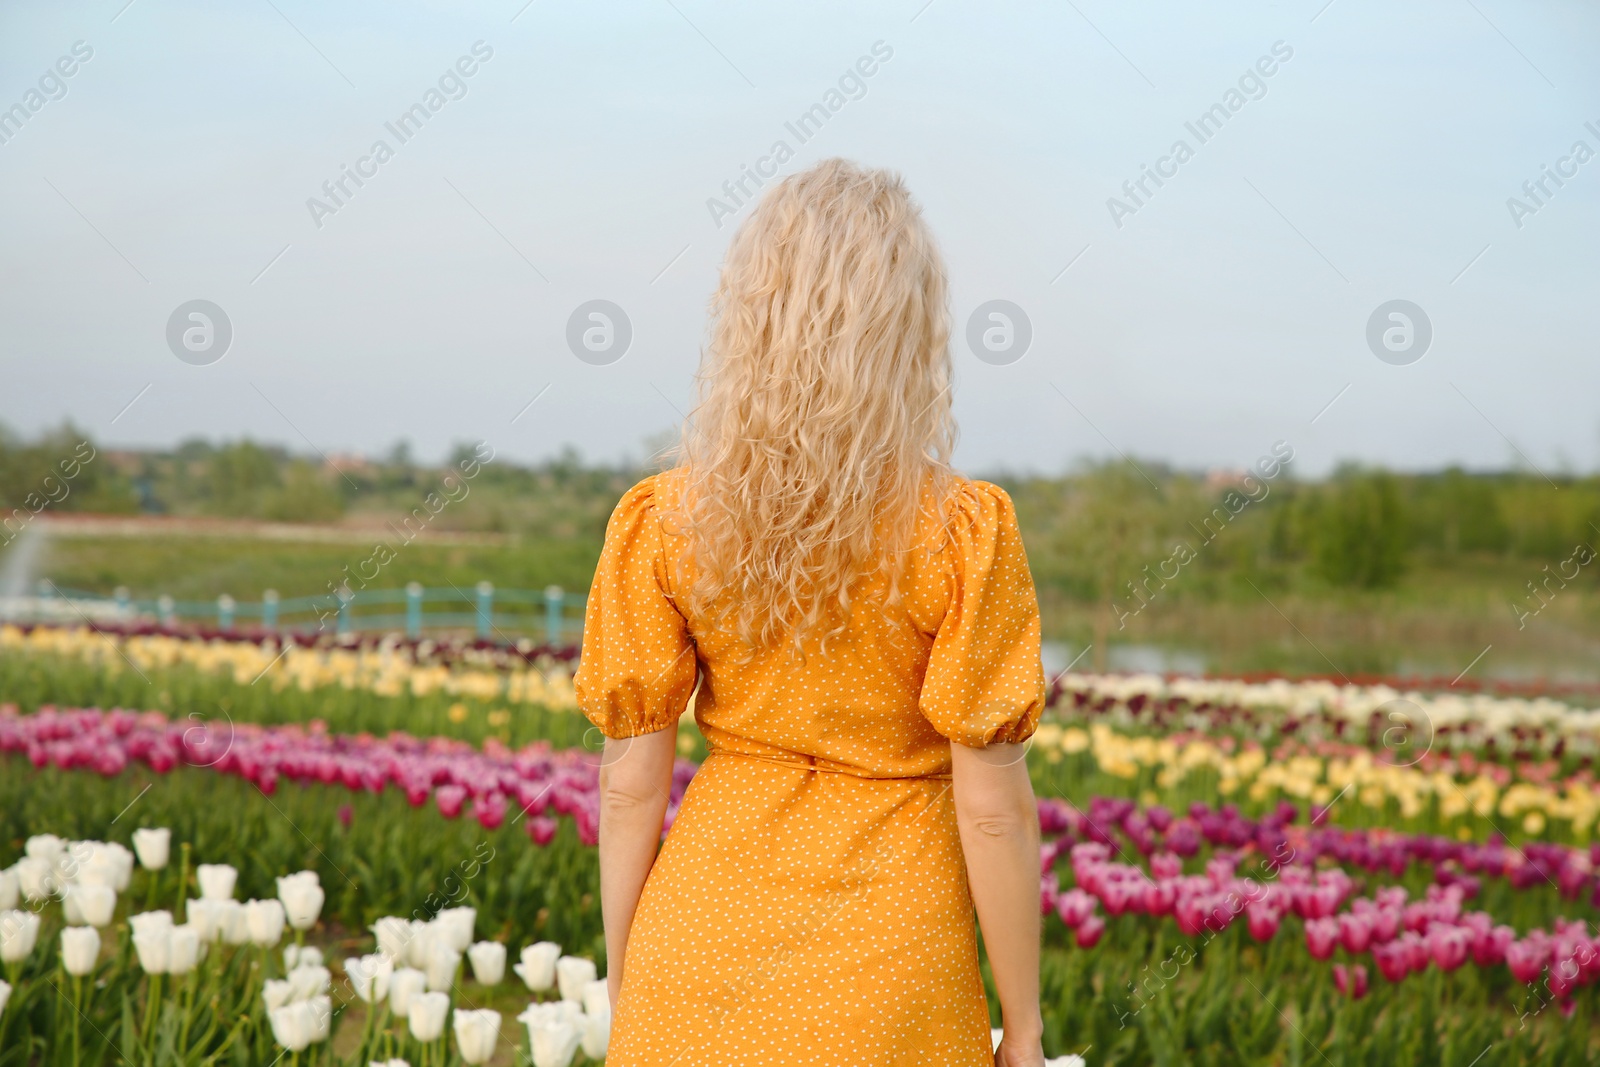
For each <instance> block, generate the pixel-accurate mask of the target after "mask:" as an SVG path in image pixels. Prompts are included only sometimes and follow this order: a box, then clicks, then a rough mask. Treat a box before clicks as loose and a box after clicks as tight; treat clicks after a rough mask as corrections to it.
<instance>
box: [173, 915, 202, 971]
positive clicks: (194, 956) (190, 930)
mask: <svg viewBox="0 0 1600 1067" xmlns="http://www.w3.org/2000/svg"><path fill="white" fill-rule="evenodd" d="M199 962H200V932H199V931H198V930H196V929H195V928H194V926H193V925H191V924H189V923H185V924H183V925H182V926H174V927H173V928H172V931H171V932H170V933H169V934H168V935H167V973H168V974H188V973H189V972H190V971H192V970H194V967H195V964H196V963H199Z"/></svg>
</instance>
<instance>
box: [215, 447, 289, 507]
mask: <svg viewBox="0 0 1600 1067" xmlns="http://www.w3.org/2000/svg"><path fill="white" fill-rule="evenodd" d="M280 484H281V479H280V478H279V474H278V461H277V460H276V459H274V458H273V456H272V454H271V453H270V452H268V451H267V450H266V449H264V448H262V447H261V446H260V445H258V444H256V443H255V442H254V441H251V440H248V439H246V440H243V441H239V442H236V443H234V444H230V445H224V446H222V447H221V448H219V449H217V450H216V452H215V453H214V454H213V455H212V456H211V459H210V463H209V465H208V469H207V472H206V491H207V492H206V495H207V497H208V498H209V499H208V503H209V505H210V508H209V510H211V511H212V512H214V513H215V514H218V515H229V516H238V517H255V516H258V515H260V514H261V512H262V509H263V507H264V506H265V504H266V500H265V497H266V495H267V493H268V492H269V491H270V490H274V489H277V488H278V487H279V485H280Z"/></svg>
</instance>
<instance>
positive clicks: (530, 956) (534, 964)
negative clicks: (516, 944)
mask: <svg viewBox="0 0 1600 1067" xmlns="http://www.w3.org/2000/svg"><path fill="white" fill-rule="evenodd" d="M560 958H561V946H560V945H558V944H556V943H555V942H554V941H540V942H538V943H537V944H532V945H527V946H525V947H524V948H523V950H522V962H520V963H518V964H517V965H516V966H515V967H513V968H512V970H514V971H516V972H517V974H518V975H519V976H520V977H521V978H522V981H523V982H524V983H525V984H526V985H527V987H528V989H529V991H530V992H534V993H542V992H543V991H545V990H546V989H549V988H550V987H551V986H553V985H555V982H556V960H558V959H560Z"/></svg>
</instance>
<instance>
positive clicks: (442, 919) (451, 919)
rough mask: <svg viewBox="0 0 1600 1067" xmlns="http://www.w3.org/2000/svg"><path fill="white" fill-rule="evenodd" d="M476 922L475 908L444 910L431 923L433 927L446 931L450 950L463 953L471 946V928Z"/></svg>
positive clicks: (476, 912)
mask: <svg viewBox="0 0 1600 1067" xmlns="http://www.w3.org/2000/svg"><path fill="white" fill-rule="evenodd" d="M477 920H478V909H477V908H446V909H444V910H443V911H441V912H440V913H439V914H438V916H437V917H436V918H435V919H434V920H433V921H434V925H435V926H438V927H442V928H443V929H445V930H446V931H448V933H449V940H450V947H451V948H453V949H455V950H456V951H457V952H465V951H467V946H468V945H470V944H472V928H473V925H474V924H475V923H476V922H477Z"/></svg>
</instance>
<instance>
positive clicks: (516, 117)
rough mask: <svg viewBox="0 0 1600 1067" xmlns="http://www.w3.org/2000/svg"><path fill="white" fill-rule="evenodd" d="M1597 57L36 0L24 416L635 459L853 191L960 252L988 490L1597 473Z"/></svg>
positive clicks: (545, 7)
mask: <svg viewBox="0 0 1600 1067" xmlns="http://www.w3.org/2000/svg"><path fill="white" fill-rule="evenodd" d="M1596 40H1600V9H1597V8H1596V7H1595V6H1594V5H1592V4H1586V3H1581V2H1576V0H1574V2H1565V3H1559V2H1529V3H1523V4H1512V3H1509V2H1507V0H1438V2H1435V0H1420V2H1416V3H1408V4H1405V5H1393V4H1387V5H1386V4H1377V3H1373V2H1371V0H1333V2H1332V3H1328V2H1327V0H1308V2H1295V3H1251V2H1235V3H1229V4H1226V5H1216V4H1207V5H1194V4H1177V3H1161V2H1157V3H1148V4H1141V5H1138V6H1137V7H1134V6H1132V5H1124V4H1112V3H1109V2H1106V0H1068V2H1067V3H1063V4H1035V3H1026V2H1017V3H1011V4H1005V5H984V4H976V3H972V2H970V0H932V2H931V3H929V2H927V0H905V2H895V3H860V2H857V3H826V2H824V3H808V4H805V5H781V6H780V5H770V4H750V3H744V4H733V3H726V2H717V0H637V2H633V0H621V2H616V3H608V4H578V3H571V2H552V0H533V2H531V3H529V2H527V0H503V2H502V0H495V2H485V3H464V2H462V3H456V2H448V0H432V2H424V0H413V2H396V0H386V2H382V3H379V2H363V0H350V2H343V3H339V4H319V3H312V2H310V0H239V2H237V3H232V4H228V5H218V4H211V3H199V2H187V0H133V2H132V3H129V2H128V0H95V2H93V3H77V2H48V3H46V2H42V0H8V2H7V3H5V4H4V5H3V6H0V141H3V143H0V233H3V238H0V422H3V423H4V424H6V425H7V426H9V427H10V428H11V429H12V430H13V431H16V432H20V433H23V434H28V435H31V434H34V433H37V432H38V431H40V430H41V429H43V428H45V427H49V426H55V425H58V424H59V423H60V422H61V421H62V420H64V419H70V420H72V421H73V422H74V423H75V424H76V425H78V426H79V427H81V428H82V429H83V430H84V431H85V432H87V433H89V434H90V435H92V436H93V437H94V439H95V440H96V441H97V442H104V443H106V444H109V445H112V446H165V445H171V444H174V443H176V442H177V441H179V440H182V439H184V438H187V437H192V436H204V437H208V438H211V439H213V440H219V439H236V438H239V437H244V436H248V437H251V438H253V439H255V440H258V441H271V442H276V443H281V444H284V445H287V446H288V447H290V448H291V449H293V450H295V451H298V452H303V453H306V454H311V453H313V452H317V453H322V454H325V455H327V454H334V453H339V452H350V451H356V452H364V453H369V454H372V453H380V452H384V451H387V450H388V448H389V447H390V446H391V445H392V444H393V443H394V442H395V441H397V440H399V439H402V438H404V439H408V440H409V441H410V442H411V443H412V446H413V449H414V451H415V453H416V454H417V455H418V456H420V457H423V458H430V457H442V456H443V455H444V454H445V453H446V451H447V450H448V449H449V448H450V446H451V445H452V444H453V443H455V442H461V441H486V442H488V443H490V444H491V445H492V446H493V447H494V448H495V449H496V452H497V454H501V455H506V456H508V457H514V458H517V459H522V460H536V459H539V458H543V457H547V456H550V455H553V454H555V453H556V452H558V451H560V450H561V449H562V448H563V447H566V446H574V447H576V448H577V449H578V450H579V451H580V452H581V453H582V454H583V455H584V456H585V457H586V458H588V459H591V460H596V461H608V462H615V461H625V460H640V459H643V458H644V457H645V456H646V455H647V452H648V449H649V448H650V442H652V441H656V440H659V439H660V438H661V437H662V435H664V434H667V433H669V432H671V431H672V430H673V429H674V427H675V426H676V425H677V424H678V423H679V422H680V421H681V419H682V417H683V413H684V412H686V411H687V410H688V409H689V407H690V405H691V402H692V395H693V388H694V377H693V376H694V373H695V370H696V367H697V364H698V361H699V355H700V349H701V345H702V343H703V340H704V337H705V334H706V304H707V300H708V298H709V295H710V293H711V291H712V289H713V287H714V285H715V280H716V275H717V270H718V267H719V264H720V262H721V259H722V256H723V253H724V250H725V248H726V245H727V242H728V239H729V237H730V235H731V234H732V233H733V232H734V229H735V227H736V226H737V225H738V223H739V221H740V220H742V219H743V218H744V217H745V216H746V215H747V214H748V211H749V207H748V203H749V199H750V196H751V195H755V194H758V193H759V189H760V187H761V186H762V185H770V184H771V183H772V182H773V181H775V180H776V178H777V176H779V175H782V174H788V173H793V172H795V171H796V170H799V169H802V168H804V167H806V166H808V165H810V164H811V163H813V162H815V161H817V160H819V159H823V158H827V157H830V156H844V157H847V158H850V159H853V160H856V161H858V162H860V163H863V164H868V165H872V166H883V167H890V168H893V169H895V170H897V171H899V172H900V173H901V174H903V175H904V176H905V179H906V181H907V183H908V185H909V187H910V188H911V190H912V192H913V194H914V195H915V196H916V197H917V199H918V200H919V202H920V203H921V204H922V205H923V207H924V210H925V213H926V215H927V217H928V219H929V220H930V222H931V224H932V227H933V229H934V231H935V233H936V235H937V237H938V239H939V241H940V244H941V246H942V248H943V251H944V255H945V258H946V260H947V263H948V267H949V273H950V277H951V282H952V286H951V291H952V298H951V312H952V320H953V329H952V353H953V359H954V363H955V367H956V376H957V379H956V389H955V410H956V415H957V418H958V421H959V422H960V425H961V442H960V445H959V447H958V450H957V455H956V460H957V463H958V465H959V466H962V467H963V468H965V469H968V470H971V471H974V472H979V473H982V472H993V471H999V470H1009V471H1013V472H1022V471H1040V472H1051V471H1056V470H1060V469H1063V468H1065V467H1066V466H1068V465H1069V464H1072V463H1074V462H1078V461H1081V460H1084V459H1090V458H1094V459H1105V458H1114V457H1116V456H1118V455H1126V456H1132V457H1136V458H1139V459H1141V460H1149V461H1162V462H1166V463H1169V464H1173V465H1177V466H1181V467H1185V468H1208V467H1213V468H1214V467H1245V466H1249V465H1251V464H1253V463H1255V462H1256V460H1257V458H1258V457H1261V456H1264V455H1267V454H1269V453H1271V452H1272V450H1273V447H1274V445H1275V444H1276V443H1278V442H1284V443H1286V444H1287V445H1288V446H1289V447H1291V448H1292V449H1293V450H1294V454H1295V460H1294V463H1295V465H1296V469H1297V470H1298V473H1300V474H1302V475H1306V476H1316V475H1319V474H1321V473H1325V472H1326V471H1328V470H1330V469H1332V468H1333V467H1334V466H1335V465H1336V464H1338V463H1340V462H1342V461H1357V462H1364V463H1381V464H1385V465H1387V466H1390V467H1393V468H1399V469H1409V470H1426V469H1438V468H1441V467H1444V466H1447V465H1450V464H1460V465H1463V466H1466V467H1468V468H1472V469H1504V468H1507V467H1513V466H1515V467H1522V468H1526V469H1529V470H1535V471H1538V472H1540V473H1541V474H1544V475H1545V476H1547V477H1548V476H1554V475H1557V474H1558V473H1561V472H1585V471H1592V470H1595V469H1597V468H1600V411H1597V407H1600V360H1597V359H1596V358H1595V351H1594V348H1595V342H1594V337H1595V329H1594V327H1595V315H1596V306H1597V303H1596V301H1595V299H1594V294H1595V292H1596V289H1597V282H1600V257H1597V256H1596V255H1595V240H1596V236H1597V234H1600V157H1597V158H1592V159H1591V158H1590V156H1591V155H1593V154H1595V153H1600V93H1597V91H1596V90H1597V88H1600V64H1597V62H1596V60H1595V58H1594V50H1593V42H1594V41H1596ZM85 53H87V55H85ZM68 70H70V71H71V73H70V75H68V74H66V73H64V72H65V71H68ZM469 71H470V73H468V72H469ZM1269 71H1270V73H1268V72H1269ZM413 105H420V107H418V108H417V109H415V110H410V109H413ZM430 105H431V106H430ZM4 109H10V110H9V111H6V110H4ZM19 109H20V110H19ZM408 112H409V113H410V114H411V115H412V116H413V117H412V119H411V120H410V125H401V124H400V120H401V117H402V116H404V115H406V114H408ZM807 114H810V115H811V116H813V117H812V119H811V121H810V124H809V125H800V124H799V120H800V118H801V116H803V115H807ZM8 115H9V116H10V118H9V120H8V119H7V117H6V116H8ZM1203 116H1209V119H1208V120H1207V123H1208V124H1202V121H1201V120H1202V117H1203ZM1586 123H1587V124H1590V125H1586ZM380 141H381V142H383V144H384V149H383V150H382V151H378V150H377V143H378V142H380ZM778 142H783V145H784V149H785V150H784V151H778V152H776V154H775V150H776V148H777V143H778ZM1179 142H1182V145H1183V147H1182V148H1181V149H1180V148H1179V145H1178V143H1179ZM1578 142H1583V144H1584V147H1583V148H1582V149H1581V150H1580V149H1579V148H1578ZM780 160H781V161H780ZM352 171H353V172H355V173H356V174H357V175H358V176H359V175H362V174H364V175H365V177H362V178H361V181H360V184H359V185H358V184H356V182H355V179H353V178H350V177H346V174H347V173H349V172H352ZM758 172H760V174H759V176H753V175H758ZM1152 172H1153V173H1155V174H1156V177H1155V178H1152V177H1149V176H1148V175H1149V174H1151V173H1152ZM1551 173H1555V174H1557V175H1558V176H1559V175H1565V176H1563V177H1559V178H1551V177H1549V175H1550V174H1551ZM1163 174H1164V175H1165V176H1164V177H1162V175H1163ZM741 178H743V180H744V184H745V189H744V191H743V192H739V191H738V190H737V188H736V187H735V184H734V183H737V182H738V181H739V180H740V179H741ZM1157 179H1159V184H1158V183H1157ZM1141 180H1142V187H1141V184H1140V183H1141ZM1541 180H1542V182H1543V185H1542V187H1541V186H1540V185H1539V184H1537V183H1538V182H1540V181H1541ZM341 181H342V184H343V189H342V190H341V189H340V188H339V187H338V186H337V185H335V184H334V183H336V182H341ZM1558 182H1559V183H1558ZM325 183H327V186H326V188H325ZM725 183H728V185H727V188H729V189H732V190H733V191H734V193H736V194H737V195H736V196H735V195H730V194H729V193H727V192H725V191H724V188H725ZM1525 183H1527V185H1526V187H1525ZM1530 190H1531V191H1530ZM195 301H206V302H208V303H206V304H203V305H196V304H194V303H193V302H195ZM593 301H606V302H608V303H606V304H605V305H603V306H600V308H599V310H598V311H597V312H594V313H596V314H599V315H600V316H601V317H600V318H591V317H590V314H591V312H592V311H594V308H593V306H592V305H591V302H593ZM996 301H1001V302H1004V303H1002V304H996V303H994V302H996ZM1395 301H1404V302H1406V303H1405V304H1401V305H1396V304H1394V303H1393V302H1395ZM191 314H198V315H200V316H202V317H201V318H191V317H190V316H191ZM991 315H999V316H1000V317H998V318H994V317H991ZM1391 315H1398V316H1399V317H1397V318H1395V317H1391ZM1369 325H1371V328H1370V329H1369ZM586 331H587V333H586ZM586 337H587V341H588V344H589V345H590V346H592V347H585V339H586ZM224 338H226V340H227V344H226V348H225V349H223V348H222V347H221V342H222V340H223V339H224ZM1024 338H1025V339H1026V347H1025V348H1024V347H1022V341H1023V339H1024ZM624 339H625V340H626V347H625V348H623V347H622V342H623V340H624ZM974 342H976V343H974Z"/></svg>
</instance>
